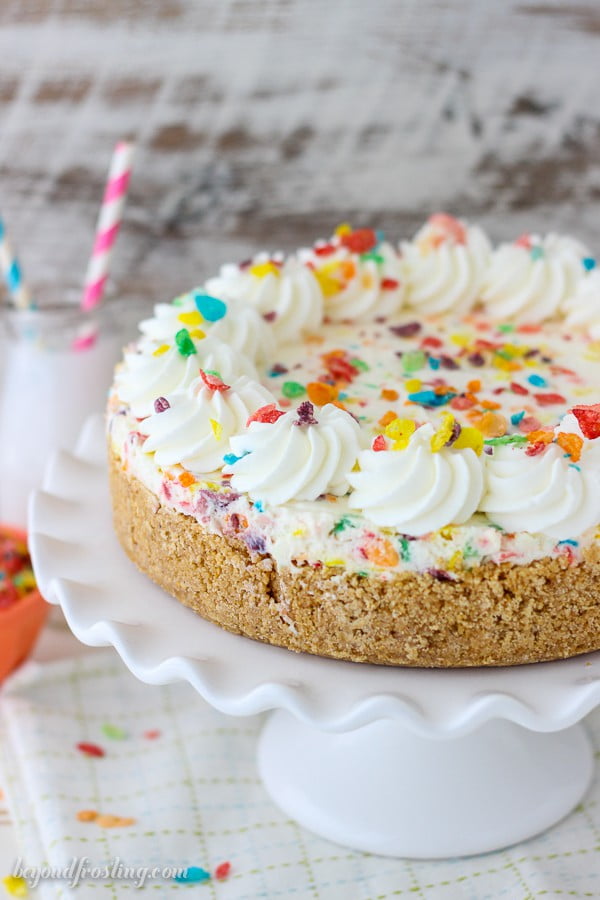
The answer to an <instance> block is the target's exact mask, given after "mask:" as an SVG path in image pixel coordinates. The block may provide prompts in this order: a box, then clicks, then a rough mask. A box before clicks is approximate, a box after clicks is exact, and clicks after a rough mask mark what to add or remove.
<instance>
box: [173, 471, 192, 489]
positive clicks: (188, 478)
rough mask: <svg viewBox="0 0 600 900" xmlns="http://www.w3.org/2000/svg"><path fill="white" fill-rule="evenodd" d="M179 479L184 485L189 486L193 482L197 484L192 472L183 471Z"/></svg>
mask: <svg viewBox="0 0 600 900" xmlns="http://www.w3.org/2000/svg"><path fill="white" fill-rule="evenodd" d="M177 480H178V482H179V484H181V485H182V486H183V487H189V486H190V485H191V484H196V479H195V478H194V476H193V475H192V473H191V472H182V473H181V475H180V476H179V478H178V479H177Z"/></svg>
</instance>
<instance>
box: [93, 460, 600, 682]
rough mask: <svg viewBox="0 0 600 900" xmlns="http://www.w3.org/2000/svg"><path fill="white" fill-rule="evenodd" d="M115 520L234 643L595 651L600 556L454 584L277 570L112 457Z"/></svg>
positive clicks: (468, 660)
mask: <svg viewBox="0 0 600 900" xmlns="http://www.w3.org/2000/svg"><path fill="white" fill-rule="evenodd" d="M109 464H110V484H111V492H112V500H113V511H114V522H115V529H116V533H117V536H118V538H119V541H120V543H121V545H122V546H123V548H124V550H125V551H126V552H127V554H128V555H129V557H130V558H131V559H132V560H133V562H135V563H136V565H137V566H138V567H139V568H140V569H141V570H142V571H143V572H144V573H146V574H147V575H148V576H149V577H150V578H152V580H153V581H155V582H156V583H157V584H159V585H160V586H161V587H163V588H164V589H165V590H167V591H168V592H169V593H170V594H172V595H173V596H174V597H176V598H177V599H178V600H179V601H180V602H181V603H183V604H184V605H186V606H188V607H190V608H191V609H193V610H194V611H195V612H197V613H198V614H200V615H201V616H202V617H203V618H205V619H207V620H209V621H211V622H213V623H215V624H217V625H219V626H221V627H223V628H226V629H227V630H229V631H232V632H234V633H237V634H243V635H245V636H246V637H251V638H254V639H256V640H261V641H265V642H267V643H271V644H276V645H278V646H281V647H286V648H288V649H290V650H295V651H304V652H308V653H313V654H316V655H319V656H329V657H334V658H340V659H350V660H353V661H356V662H369V663H377V664H387V665H403V666H425V667H460V666H490V665H515V664H519V663H527V662H540V661H543V660H552V659H560V658H566V657H570V656H575V655H577V654H581V653H586V652H590V651H592V650H596V649H597V648H598V646H600V605H599V604H598V601H597V585H598V583H600V552H599V550H598V547H597V545H594V546H592V547H590V548H588V549H587V550H586V551H585V552H584V555H583V559H582V561H581V562H579V563H577V564H575V565H574V564H572V563H571V564H570V563H569V561H568V560H567V559H566V558H565V557H556V558H547V559H542V560H537V561H534V562H532V563H531V564H530V565H528V566H522V565H513V564H511V563H508V562H507V563H502V564H500V565H498V564H486V563H483V564H481V565H479V566H477V567H476V568H473V569H470V570H467V571H465V572H462V573H461V574H460V577H459V578H458V579H457V580H455V581H451V582H450V581H444V580H438V579H437V578H435V577H433V576H432V575H429V574H426V573H425V574H421V573H415V572H401V573H394V575H393V576H392V577H391V578H390V579H388V580H381V579H373V578H368V577H361V575H360V574H358V573H356V572H348V571H345V570H344V569H343V568H342V567H338V568H335V567H332V568H326V569H315V568H314V567H311V566H309V565H300V566H297V567H295V566H290V567H280V566H278V564H277V562H276V560H274V559H273V557H272V556H270V555H269V554H258V553H256V554H253V553H251V551H250V550H249V549H248V548H247V546H246V545H245V544H244V543H243V542H242V541H240V540H239V539H236V538H235V537H226V536H220V535H217V534H211V533H209V532H208V531H207V530H206V529H205V528H204V527H203V526H202V525H201V524H200V523H199V522H197V521H196V519H194V518H193V517H191V516H187V515H184V514H183V513H180V512H177V511H175V510H173V509H171V508H169V507H168V506H165V505H164V504H162V503H161V501H160V499H159V498H158V497H157V496H156V495H155V494H154V493H152V492H151V491H150V490H148V488H146V487H145V486H144V485H143V484H142V483H141V482H140V481H139V480H138V479H137V478H136V477H135V476H133V475H131V474H129V473H128V472H126V471H125V469H124V466H123V462H122V460H121V459H120V458H119V457H118V456H116V455H115V453H114V452H113V450H112V448H111V449H110V459H109Z"/></svg>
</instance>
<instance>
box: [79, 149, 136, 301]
mask: <svg viewBox="0 0 600 900" xmlns="http://www.w3.org/2000/svg"><path fill="white" fill-rule="evenodd" d="M133 151H134V145H133V144H132V143H129V142H128V141H119V143H118V144H117V145H116V147H115V150H114V153H113V156H112V160H111V163H110V169H109V171H108V180H107V182H106V188H105V190H104V198H103V200H102V206H101V207H100V215H99V216H98V224H97V226H96V238H95V240H94V248H93V250H92V256H91V258H90V262H89V265H88V268H87V273H86V276H85V285H84V291H83V297H82V300H81V308H82V309H85V310H88V309H93V308H94V307H95V306H98V304H99V303H100V302H101V301H102V295H103V294H104V288H105V286H106V281H107V279H108V273H109V268H110V257H111V254H112V250H113V247H114V245H115V241H116V239H117V235H118V233H119V228H120V226H121V221H122V218H123V207H124V206H125V199H126V197H127V189H128V187H129V179H130V177H131V161H132V158H133Z"/></svg>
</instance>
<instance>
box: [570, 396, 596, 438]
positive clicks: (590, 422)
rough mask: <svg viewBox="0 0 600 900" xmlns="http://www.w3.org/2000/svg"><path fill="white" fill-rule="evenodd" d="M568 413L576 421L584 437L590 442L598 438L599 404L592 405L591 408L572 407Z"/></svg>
mask: <svg viewBox="0 0 600 900" xmlns="http://www.w3.org/2000/svg"><path fill="white" fill-rule="evenodd" d="M569 412H572V413H573V415H574V416H575V418H576V419H577V422H578V423H579V427H580V428H581V433H582V434H583V436H584V437H586V438H588V440H592V441H593V440H595V439H596V438H599V437H600V403H594V404H592V405H591V406H574V407H573V409H570V410H569Z"/></svg>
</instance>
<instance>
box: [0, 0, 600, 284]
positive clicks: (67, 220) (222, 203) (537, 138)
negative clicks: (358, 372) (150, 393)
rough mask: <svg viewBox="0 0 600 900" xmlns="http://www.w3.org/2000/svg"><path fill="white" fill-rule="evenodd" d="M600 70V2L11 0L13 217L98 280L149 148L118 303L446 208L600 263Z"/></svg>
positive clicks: (7, 95) (38, 261)
mask: <svg viewBox="0 0 600 900" xmlns="http://www.w3.org/2000/svg"><path fill="white" fill-rule="evenodd" d="M599 60H600V3H599V2H598V0H596V2H571V0H562V2H557V0H545V2H536V0H530V2H517V0H370V2H364V0H330V2H328V3H326V2H323V0H154V2H152V0H120V2H119V0H0V104H1V106H0V209H1V210H2V212H3V215H4V217H5V218H6V220H7V221H8V223H9V225H10V227H11V230H12V232H13V234H14V237H15V240H16V242H17V243H18V245H19V247H20V249H21V257H22V262H23V265H24V267H25V269H26V271H27V273H28V275H29V279H30V280H31V281H32V282H34V284H36V285H45V284H47V283H52V282H55V283H56V282H57V281H58V282H59V283H60V284H61V285H71V284H79V282H80V280H81V278H82V275H83V272H84V269H85V262H86V259H87V255H88V253H89V249H90V245H91V240H92V234H93V228H94V222H95V217H96V213H97V207H98V201H99V197H100V194H101V191H102V183H103V179H104V175H105V170H106V165H107V162H108V158H109V155H110V152H111V149H112V145H113V143H114V141H115V140H116V139H117V138H119V137H121V136H124V135H129V136H132V137H135V138H136V139H137V140H138V142H139V151H138V155H137V159H136V163H135V172H134V179H133V182H132V188H131V194H130V202H129V204H128V207H127V213H126V220H125V224H124V229H123V233H122V236H121V238H120V241H119V244H118V249H117V253H116V257H115V261H114V268H113V274H114V282H115V287H116V288H117V290H119V291H126V292H138V293H142V294H147V295H148V296H149V297H152V298H153V299H157V298H159V297H161V296H162V295H165V294H172V293H173V292H174V291H177V290H179V289H181V288H184V287H186V286H189V284H190V283H192V282H194V281H198V280H200V279H201V277H202V276H203V274H205V273H207V272H208V271H211V270H212V269H214V268H215V265H216V264H217V263H220V262H221V261H223V260H225V259H228V258H237V257H244V256H247V255H248V253H249V252H250V251H251V250H252V249H254V248H256V247H259V246H263V245H266V246H269V247H271V248H276V247H283V248H288V247H292V246H294V245H296V244H298V243H302V242H305V241H308V240H309V239H310V238H312V237H313V236H315V235H319V234H321V235H326V234H327V233H328V232H329V231H330V229H331V227H332V226H334V225H335V224H336V223H337V222H338V221H340V220H345V219H349V220H351V221H352V222H353V223H355V224H360V223H364V224H378V225H382V226H383V227H384V228H386V229H387V230H388V232H389V233H390V234H393V235H396V236H399V235H400V234H401V233H402V234H406V233H407V232H410V231H411V230H412V229H413V228H414V226H415V225H416V224H417V223H418V222H420V221H421V220H422V219H423V217H424V216H425V215H426V214H427V213H429V212H430V211H433V210H435V209H438V208H445V209H448V210H450V211H453V212H455V213H457V214H461V215H467V216H474V217H477V218H479V219H481V220H483V222H484V223H485V224H486V225H487V226H488V228H489V229H490V231H491V232H492V234H493V235H494V236H496V237H504V236H512V235H515V234H517V233H520V232H521V231H523V230H524V229H526V228H527V229H532V228H533V229H534V228H536V227H538V228H548V229H549V228H553V229H558V228H564V229H569V230H571V231H574V232H575V233H578V234H580V235H581V236H582V237H583V238H585V239H586V240H588V241H589V242H590V243H591V244H592V246H593V247H594V249H595V250H599V249H600V208H599V204H600V101H599V93H600V78H599V76H600V62H599Z"/></svg>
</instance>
